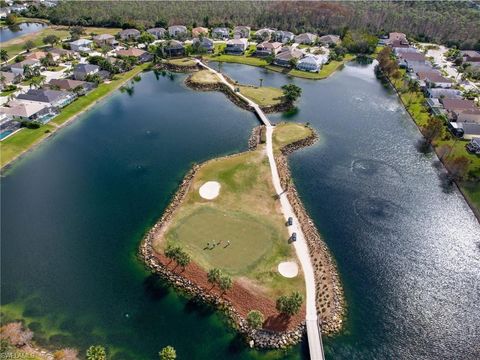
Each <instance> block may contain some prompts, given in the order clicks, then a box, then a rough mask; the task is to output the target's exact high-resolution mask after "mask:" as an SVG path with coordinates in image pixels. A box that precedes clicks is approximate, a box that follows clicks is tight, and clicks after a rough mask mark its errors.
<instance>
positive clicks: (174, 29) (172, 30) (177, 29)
mask: <svg viewBox="0 0 480 360" xmlns="http://www.w3.org/2000/svg"><path fill="white" fill-rule="evenodd" d="M168 34H169V35H170V36H171V37H180V36H186V35H187V28H186V26H183V25H173V26H169V27H168Z"/></svg>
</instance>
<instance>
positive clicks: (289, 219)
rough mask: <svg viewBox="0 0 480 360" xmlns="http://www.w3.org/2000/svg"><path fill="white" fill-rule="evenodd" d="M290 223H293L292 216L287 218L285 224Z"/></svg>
mask: <svg viewBox="0 0 480 360" xmlns="http://www.w3.org/2000/svg"><path fill="white" fill-rule="evenodd" d="M292 224H293V218H292V217H289V218H288V220H287V225H288V226H292Z"/></svg>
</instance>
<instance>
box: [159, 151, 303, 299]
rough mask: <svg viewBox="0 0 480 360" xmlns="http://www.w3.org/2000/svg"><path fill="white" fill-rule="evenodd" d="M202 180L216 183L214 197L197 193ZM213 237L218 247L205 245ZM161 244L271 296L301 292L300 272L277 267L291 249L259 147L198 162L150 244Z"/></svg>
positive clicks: (291, 252)
mask: <svg viewBox="0 0 480 360" xmlns="http://www.w3.org/2000/svg"><path fill="white" fill-rule="evenodd" d="M207 181H218V182H219V183H220V185H221V189H220V194H219V196H218V197H217V198H215V199H214V200H204V199H202V198H201V197H200V195H199V194H198V190H199V188H200V187H201V186H202V185H203V184H204V183H205V182H207ZM165 240H166V241H165ZM219 241H221V243H220V245H217V246H216V247H214V248H212V247H211V248H210V249H209V248H208V247H207V243H208V242H210V244H212V243H213V242H216V243H218V242H219ZM228 241H230V245H228V246H227V244H228ZM166 244H178V245H180V246H182V247H183V248H184V249H185V250H186V251H187V252H188V253H189V254H190V255H191V256H192V258H193V260H194V261H195V262H196V263H197V264H199V265H200V266H202V267H203V268H204V269H205V270H207V271H208V270H209V269H211V268H214V267H218V268H220V269H222V270H223V271H225V272H227V273H229V274H230V275H232V276H234V277H237V278H238V277H242V278H243V279H246V280H248V281H251V282H253V283H255V284H256V285H258V286H261V287H262V288H264V291H266V292H267V293H268V294H271V295H272V296H277V295H279V294H284V293H287V292H289V291H292V290H299V291H301V292H304V282H303V278H302V275H300V276H298V277H297V278H293V279H286V278H284V277H282V276H281V275H279V274H278V271H277V266H278V264H279V263H280V262H282V261H285V260H289V259H290V260H291V259H295V251H294V249H293V247H292V245H291V244H289V243H288V232H287V230H286V227H285V220H284V219H283V216H282V215H281V212H280V208H279V204H278V201H277V200H276V199H275V190H274V189H273V185H272V183H271V174H270V167H269V164H268V159H267V158H266V155H265V152H264V149H263V148H260V149H258V150H256V151H252V152H247V153H242V154H239V155H235V156H232V157H229V158H221V159H215V160H212V161H209V162H207V163H206V164H204V165H203V166H202V167H201V168H200V169H199V170H198V173H197V174H196V176H195V178H194V181H193V183H192V185H191V187H190V189H189V191H188V194H187V197H186V199H185V201H184V203H183V204H182V205H181V207H180V208H179V209H178V210H177V212H176V213H175V214H174V216H173V218H172V222H171V223H170V225H169V227H168V228H167V229H166V232H165V237H164V238H163V239H156V240H155V242H154V247H155V249H156V250H157V251H159V252H162V251H163V249H164V248H165V246H166Z"/></svg>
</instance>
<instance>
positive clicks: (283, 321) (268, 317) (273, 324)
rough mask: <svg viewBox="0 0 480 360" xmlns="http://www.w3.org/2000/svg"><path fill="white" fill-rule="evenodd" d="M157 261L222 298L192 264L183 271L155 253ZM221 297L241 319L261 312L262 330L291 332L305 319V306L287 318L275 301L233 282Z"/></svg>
mask: <svg viewBox="0 0 480 360" xmlns="http://www.w3.org/2000/svg"><path fill="white" fill-rule="evenodd" d="M155 256H156V257H157V259H158V260H159V261H160V263H162V264H163V265H164V266H166V267H167V268H168V269H170V270H171V271H172V272H175V273H177V274H180V275H181V276H182V277H184V278H186V279H188V280H190V281H192V282H194V283H195V284H197V285H198V286H200V287H201V288H203V289H206V290H207V291H208V292H210V293H214V294H216V295H217V296H219V297H220V296H222V295H221V291H220V290H219V289H218V288H217V287H216V286H215V287H214V288H212V284H211V283H209V282H208V280H207V272H206V271H205V270H203V269H202V268H201V267H200V266H198V265H197V264H195V263H194V262H190V264H188V265H187V267H186V268H185V270H183V269H182V268H181V267H180V266H176V264H175V262H173V261H171V260H170V259H168V258H166V257H165V256H164V255H163V254H158V253H155ZM223 297H224V298H225V299H227V300H228V301H230V303H231V304H232V305H233V307H234V308H235V310H237V311H238V312H239V313H240V315H241V316H242V317H246V316H247V314H248V312H249V311H250V310H258V311H261V312H262V314H263V315H264V316H265V323H264V324H263V328H264V329H267V330H272V331H286V330H293V329H294V328H295V327H297V326H298V325H299V324H300V323H301V322H302V321H303V320H304V319H305V305H303V306H302V309H301V311H299V313H298V314H296V315H294V316H291V317H288V316H285V315H283V314H280V313H279V312H278V311H277V309H276V308H275V302H276V299H270V298H268V297H266V296H265V295H263V294H257V293H254V292H252V291H251V290H250V289H247V288H246V287H245V286H242V285H241V284H239V283H238V282H237V281H234V282H233V286H232V288H231V289H230V290H228V291H227V292H226V293H225V294H223Z"/></svg>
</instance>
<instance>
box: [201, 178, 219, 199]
mask: <svg viewBox="0 0 480 360" xmlns="http://www.w3.org/2000/svg"><path fill="white" fill-rule="evenodd" d="M198 193H199V194H200V196H201V197H202V198H204V199H207V200H213V199H215V198H216V197H217V196H218V194H220V183H219V182H217V181H207V182H206V183H205V184H203V185H202V186H200V189H199V190H198Z"/></svg>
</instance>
